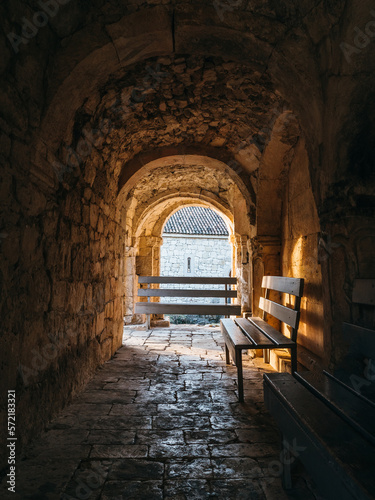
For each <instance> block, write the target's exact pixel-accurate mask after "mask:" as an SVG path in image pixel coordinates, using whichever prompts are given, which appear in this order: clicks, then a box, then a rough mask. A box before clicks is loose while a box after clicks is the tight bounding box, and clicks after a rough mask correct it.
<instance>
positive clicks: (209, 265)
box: [160, 234, 232, 303]
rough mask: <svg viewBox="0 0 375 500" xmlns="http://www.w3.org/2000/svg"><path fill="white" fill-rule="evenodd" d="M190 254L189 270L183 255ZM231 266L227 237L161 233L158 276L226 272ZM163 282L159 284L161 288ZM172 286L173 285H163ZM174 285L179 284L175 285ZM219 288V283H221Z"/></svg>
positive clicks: (178, 299)
mask: <svg viewBox="0 0 375 500" xmlns="http://www.w3.org/2000/svg"><path fill="white" fill-rule="evenodd" d="M188 257H190V258H191V266H192V267H191V273H188V272H187V259H188ZM231 270H232V247H231V245H230V243H229V241H228V237H226V236H224V237H214V236H202V237H196V236H180V235H179V236H177V235H166V234H164V235H163V246H162V247H161V260H160V276H212V277H216V276H225V277H228V276H229V272H230V271H231ZM162 287H163V285H161V288H162ZM165 287H166V288H174V285H168V286H165ZM175 287H176V288H177V287H179V286H178V285H175ZM183 287H184V288H192V289H194V288H200V289H204V288H207V289H213V288H217V289H219V288H220V285H215V287H214V286H213V285H184V286H183ZM221 288H222V287H221ZM220 301H221V302H224V299H220V298H209V297H182V298H181V297H163V302H180V303H181V302H182V303H184V302H186V303H188V302H192V303H205V302H207V303H220Z"/></svg>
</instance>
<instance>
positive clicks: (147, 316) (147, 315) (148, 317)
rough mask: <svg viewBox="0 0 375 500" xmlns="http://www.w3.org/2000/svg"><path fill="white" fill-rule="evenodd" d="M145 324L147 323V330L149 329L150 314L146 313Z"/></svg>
mask: <svg viewBox="0 0 375 500" xmlns="http://www.w3.org/2000/svg"><path fill="white" fill-rule="evenodd" d="M146 324H147V330H150V328H151V314H146Z"/></svg>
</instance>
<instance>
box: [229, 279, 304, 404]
mask: <svg viewBox="0 0 375 500" xmlns="http://www.w3.org/2000/svg"><path fill="white" fill-rule="evenodd" d="M303 284H304V280H303V279H299V278H283V277H279V276H264V278H263V281H262V288H264V289H265V296H264V297H261V298H260V301H259V308H260V309H261V310H262V311H263V314H262V316H263V317H262V318H257V317H251V318H247V319H245V318H238V319H235V320H231V319H223V320H221V333H222V335H223V337H224V341H225V357H226V362H227V364H229V363H230V359H229V355H230V356H231V357H232V360H233V362H234V364H235V365H236V367H237V381H238V399H239V401H240V402H243V401H244V392H243V372H242V351H243V350H248V349H263V353H264V357H265V361H266V362H268V361H269V359H268V353H269V350H270V349H282V348H287V349H289V350H290V352H291V361H292V372H295V371H297V332H298V324H299V317H300V303H301V297H302V294H303ZM271 290H273V291H274V292H280V293H284V294H289V295H293V296H294V297H295V298H294V306H293V308H289V307H287V306H284V305H281V304H279V303H278V302H275V301H272V300H270V298H269V297H270V292H271ZM268 314H270V315H271V316H273V317H275V318H277V319H278V320H280V321H281V322H283V323H285V324H286V325H289V326H290V327H291V336H290V338H289V337H287V336H285V335H283V334H282V333H280V332H279V331H278V330H276V329H275V328H273V327H272V326H271V325H269V324H268V323H267V322H266V319H267V315H268Z"/></svg>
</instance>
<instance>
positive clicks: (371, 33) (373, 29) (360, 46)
mask: <svg viewBox="0 0 375 500" xmlns="http://www.w3.org/2000/svg"><path fill="white" fill-rule="evenodd" d="M370 15H371V16H372V17H373V18H374V19H372V20H370V21H369V22H368V23H367V24H366V26H365V27H364V28H363V30H361V29H360V28H359V27H358V26H355V28H354V31H355V36H354V38H353V44H354V45H351V44H350V43H346V42H342V43H340V49H341V50H342V51H343V53H344V56H345V59H346V61H347V62H348V63H349V64H350V63H351V62H352V56H353V54H360V53H361V52H362V50H364V49H365V48H366V47H367V46H368V45H369V44H370V43H371V41H372V39H373V38H375V10H371V11H370Z"/></svg>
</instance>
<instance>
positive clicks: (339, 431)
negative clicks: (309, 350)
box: [263, 373, 375, 500]
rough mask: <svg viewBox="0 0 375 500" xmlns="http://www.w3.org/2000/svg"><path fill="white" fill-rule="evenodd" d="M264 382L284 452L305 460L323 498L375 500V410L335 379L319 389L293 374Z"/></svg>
mask: <svg viewBox="0 0 375 500" xmlns="http://www.w3.org/2000/svg"><path fill="white" fill-rule="evenodd" d="M302 378H303V377H302ZM306 382H309V381H308V379H306ZM263 384H264V401H265V404H266V407H267V408H268V410H269V411H270V413H271V415H272V416H273V417H274V418H275V420H276V421H277V423H278V426H279V428H280V430H281V432H282V435H283V445H284V452H286V450H291V451H292V454H293V455H294V456H295V457H297V458H298V459H300V460H301V462H302V463H303V464H304V465H305V467H306V468H307V470H308V471H309V473H310V474H311V476H312V477H313V479H314V481H315V482H316V484H317V486H318V488H319V490H320V492H321V493H322V495H324V498H327V499H330V498H332V499H333V498H340V500H349V499H351V500H353V499H357V500H369V499H371V498H374V496H373V495H374V491H375V475H374V474H373V473H372V472H371V471H375V445H374V442H373V438H375V436H374V435H373V424H371V422H374V421H375V407H373V406H371V404H367V403H366V402H365V401H363V400H362V399H360V398H359V396H358V395H357V394H355V393H353V392H352V391H351V389H350V388H345V387H343V386H342V385H341V383H340V382H339V381H335V380H334V377H331V376H326V375H325V380H324V378H323V379H322V380H321V382H320V384H323V385H320V386H319V383H318V384H317V387H315V390H311V388H310V389H309V388H308V387H307V386H306V385H305V384H304V383H302V382H301V377H298V376H297V377H296V374H295V376H294V377H292V376H291V375H290V374H289V373H272V374H265V375H264V376H263ZM321 389H322V392H320V390H321ZM332 405H334V406H335V407H336V408H337V411H334V410H333V408H332ZM353 422H355V423H354V424H353ZM359 428H363V430H364V432H362V431H360V429H359ZM368 434H370V435H371V436H372V439H369V436H368ZM282 456H284V457H285V458H287V457H286V456H285V453H283V454H282ZM292 461H293V460H291V459H290V457H288V458H287V459H286V460H285V461H284V464H283V479H284V486H285V487H287V488H288V487H290V486H291V479H290V467H289V465H290V463H291V462H292Z"/></svg>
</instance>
